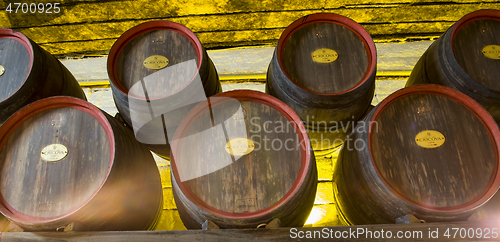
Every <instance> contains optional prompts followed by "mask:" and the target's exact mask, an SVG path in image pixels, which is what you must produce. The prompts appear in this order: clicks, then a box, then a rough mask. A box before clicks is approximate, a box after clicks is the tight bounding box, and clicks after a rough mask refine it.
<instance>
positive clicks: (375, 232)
mask: <svg viewBox="0 0 500 242" xmlns="http://www.w3.org/2000/svg"><path fill="white" fill-rule="evenodd" d="M498 222H499V221H484V222H454V223H416V224H386V225H359V226H337V227H324V228H321V227H319V228H313V227H310V228H276V229H246V230H236V229H221V230H210V231H206V230H187V231H133V232H132V231H107V232H71V233H61V232H36V233H35V232H33V233H30V232H22V233H10V232H6V233H2V234H1V237H0V238H1V240H2V241H82V242H83V241H108V242H114V241H117V242H118V241H119V242H122V241H151V242H155V241H158V242H163V241H206V242H210V241H222V240H228V239H230V240H231V241H242V242H246V241H302V240H304V239H308V238H315V240H314V241H332V240H335V239H342V240H343V241H373V240H375V239H378V240H381V241H382V240H383V241H385V240H387V237H389V235H390V236H391V238H392V239H397V236H402V238H400V239H406V238H405V236H406V237H407V238H409V239H413V240H415V241H457V240H462V241H463V240H465V241H467V240H471V239H472V240H477V241H488V240H490V241H491V240H496V239H497V238H498ZM492 228H495V231H497V232H496V234H494V233H492V232H491V231H492ZM468 230H471V231H472V230H474V231H481V232H482V233H481V235H480V236H472V237H469V236H471V235H472V233H471V232H469V234H470V235H467V231H468ZM299 231H300V232H299ZM455 231H458V233H456V234H455ZM464 231H465V237H464ZM485 231H490V232H488V236H485V234H486V233H485ZM446 232H448V236H446ZM460 232H462V234H461V235H460ZM382 234H383V235H382ZM336 235H337V237H336ZM474 235H476V233H475V232H474ZM477 235H479V233H477ZM342 236H343V237H342ZM461 236H462V237H461ZM477 237H479V238H477ZM484 237H489V238H484ZM493 237H495V238H493Z"/></svg>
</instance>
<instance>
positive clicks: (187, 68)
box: [108, 20, 222, 158]
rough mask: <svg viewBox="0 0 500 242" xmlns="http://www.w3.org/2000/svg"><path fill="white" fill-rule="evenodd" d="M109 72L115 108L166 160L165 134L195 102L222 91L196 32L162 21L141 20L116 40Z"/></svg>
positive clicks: (166, 145)
mask: <svg viewBox="0 0 500 242" xmlns="http://www.w3.org/2000/svg"><path fill="white" fill-rule="evenodd" d="M108 74H109V78H110V80H111V88H112V91H113V97H114V100H115V104H116V107H117V108H118V111H119V112H120V114H121V116H122V117H123V119H124V120H125V122H126V123H127V125H128V126H129V127H131V128H132V129H133V130H134V133H135V135H136V138H137V139H138V140H139V141H140V142H142V143H144V144H147V145H148V147H149V148H150V149H151V150H152V151H154V152H155V153H157V154H158V155H160V156H162V157H165V158H168V157H169V155H170V145H169V144H168V137H169V136H170V138H171V136H173V134H174V133H175V128H176V127H177V125H178V124H179V123H180V121H181V120H182V118H183V117H184V116H185V115H186V113H187V112H188V111H189V110H190V109H191V108H192V107H193V106H194V105H196V103H198V102H200V101H203V100H205V99H206V97H209V96H212V95H214V94H216V93H219V92H221V91H222V88H221V85H220V82H219V77H218V75H217V72H216V70H215V67H214V64H213V63H212V61H211V60H210V58H209V57H208V55H207V53H206V51H205V49H204V48H203V46H202V45H201V43H200V40H199V39H198V38H197V37H196V35H195V34H194V33H193V32H192V31H191V30H189V29H188V28H186V27H185V26H183V25H181V24H178V23H174V22H170V21H164V20H158V21H151V22H146V23H143V24H140V25H138V26H136V27H134V28H132V29H130V30H128V31H127V32H125V33H124V34H123V35H122V36H120V38H118V40H117V41H116V42H115V44H114V45H113V47H112V48H111V51H110V53H109V56H108Z"/></svg>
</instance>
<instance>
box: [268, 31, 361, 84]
mask: <svg viewBox="0 0 500 242" xmlns="http://www.w3.org/2000/svg"><path fill="white" fill-rule="evenodd" d="M277 48H280V46H278V47H277ZM324 48H326V49H330V50H333V51H335V52H336V54H337V55H338V57H337V59H336V60H335V61H333V62H330V63H318V62H316V61H314V60H313V58H311V53H314V52H315V51H317V50H318V49H324ZM281 58H282V60H283V64H284V66H283V71H284V72H285V73H286V74H288V76H289V77H290V78H291V80H292V81H294V82H296V83H297V84H298V85H300V86H301V87H304V88H306V89H308V90H312V91H314V92H320V93H340V92H344V91H347V90H348V89H351V88H352V87H354V86H355V85H356V84H357V83H359V82H360V80H362V78H363V76H364V75H365V73H366V71H367V69H368V59H369V58H368V53H367V50H366V48H365V44H364V42H363V40H362V39H360V38H359V37H358V36H357V35H356V34H355V33H354V32H353V31H351V30H350V29H348V28H346V27H344V26H341V25H338V24H333V23H315V24H311V25H308V26H305V27H303V28H300V29H299V30H297V31H296V32H295V33H293V34H292V35H291V36H290V37H289V38H288V40H287V41H286V43H285V44H284V46H283V57H281Z"/></svg>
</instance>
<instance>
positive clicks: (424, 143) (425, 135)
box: [415, 130, 446, 149]
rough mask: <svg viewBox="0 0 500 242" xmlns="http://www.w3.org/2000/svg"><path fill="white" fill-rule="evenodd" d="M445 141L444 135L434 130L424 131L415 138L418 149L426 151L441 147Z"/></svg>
mask: <svg viewBox="0 0 500 242" xmlns="http://www.w3.org/2000/svg"><path fill="white" fill-rule="evenodd" d="M445 140H446V139H445V137H444V135H443V134H441V133H440V132H438V131H435V130H424V131H422V132H420V133H418V134H417V136H416V137H415V142H417V144H418V145H419V146H420V147H424V148H428V149H431V148H437V147H439V146H441V145H443V144H444V141H445Z"/></svg>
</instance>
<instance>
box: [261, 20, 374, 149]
mask: <svg viewBox="0 0 500 242" xmlns="http://www.w3.org/2000/svg"><path fill="white" fill-rule="evenodd" d="M376 65H377V54H376V49H375V44H374V43H373V40H372V39H371V37H370V35H369V34H368V32H367V31H366V30H365V29H364V28H363V27H362V26H361V25H359V24H358V23H356V22H355V21H353V20H351V19H349V18H347V17H344V16H341V15H337V14H332V13H319V14H312V15H309V16H305V17H303V18H300V19H298V20H296V21H295V22H293V23H292V24H291V25H290V26H288V27H287V28H286V29H285V31H284V32H283V34H282V35H281V37H280V39H279V42H278V45H277V47H276V50H275V51H274V55H273V57H272V59H271V63H270V64H269V69H268V72H267V84H266V93H269V94H271V95H273V96H275V97H277V98H278V99H280V100H281V101H283V102H284V103H286V104H287V105H289V106H290V107H291V108H292V109H293V110H294V111H295V112H297V114H298V115H299V116H300V118H301V119H302V120H303V121H304V123H305V125H306V127H307V130H308V134H309V137H310V139H311V144H312V146H313V149H314V150H326V149H330V148H332V147H338V146H339V145H340V144H341V143H342V141H343V140H344V139H345V137H346V136H347V134H349V133H350V132H351V130H352V128H353V126H354V123H355V122H356V121H358V120H360V119H361V118H362V117H363V116H364V115H365V114H366V112H367V110H368V107H369V106H370V103H371V101H372V98H373V94H374V90H375V73H376Z"/></svg>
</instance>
